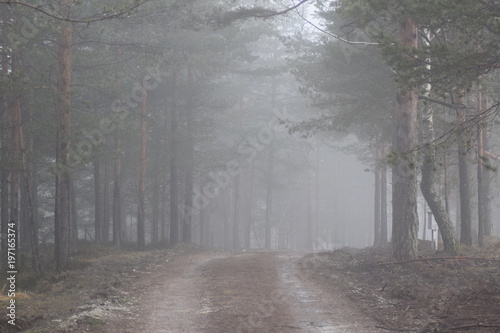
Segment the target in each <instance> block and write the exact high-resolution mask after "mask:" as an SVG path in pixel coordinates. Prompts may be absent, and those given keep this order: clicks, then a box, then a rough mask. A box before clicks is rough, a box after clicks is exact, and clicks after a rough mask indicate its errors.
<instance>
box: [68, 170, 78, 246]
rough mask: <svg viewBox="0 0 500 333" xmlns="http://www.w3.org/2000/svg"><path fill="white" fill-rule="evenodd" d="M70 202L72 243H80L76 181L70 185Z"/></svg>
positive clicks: (72, 181)
mask: <svg viewBox="0 0 500 333" xmlns="http://www.w3.org/2000/svg"><path fill="white" fill-rule="evenodd" d="M70 186H71V188H70V191H71V193H70V200H71V203H70V204H71V213H70V228H69V231H70V241H71V242H76V241H78V208H77V202H76V190H75V186H76V181H75V180H74V179H72V180H71V184H70Z"/></svg>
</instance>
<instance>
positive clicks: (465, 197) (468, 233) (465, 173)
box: [457, 93, 472, 246]
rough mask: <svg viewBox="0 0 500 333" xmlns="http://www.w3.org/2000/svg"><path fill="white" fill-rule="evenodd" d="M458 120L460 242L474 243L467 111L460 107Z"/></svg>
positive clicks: (460, 101) (461, 95)
mask: <svg viewBox="0 0 500 333" xmlns="http://www.w3.org/2000/svg"><path fill="white" fill-rule="evenodd" d="M463 99H464V98H463V93H460V95H459V98H458V103H459V104H463ZM457 114H458V120H459V122H460V124H461V125H462V128H461V129H460V131H459V132H458V138H457V139H458V175H459V179H460V243H461V244H463V245H467V246H471V245H472V218H471V208H470V190H469V187H470V186H469V162H468V161H467V155H468V147H467V146H468V144H467V135H466V128H465V125H464V124H465V121H466V111H465V109H458V110H457Z"/></svg>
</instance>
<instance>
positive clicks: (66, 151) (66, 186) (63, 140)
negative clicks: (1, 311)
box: [55, 0, 73, 271]
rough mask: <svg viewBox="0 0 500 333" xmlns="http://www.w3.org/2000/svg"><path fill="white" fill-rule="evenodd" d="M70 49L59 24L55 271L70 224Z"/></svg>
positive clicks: (67, 30)
mask: <svg viewBox="0 0 500 333" xmlns="http://www.w3.org/2000/svg"><path fill="white" fill-rule="evenodd" d="M59 4H60V14H61V16H62V17H67V18H69V17H70V9H71V6H72V4H73V1H72V0H61V1H60V2H59ZM72 48H73V26H72V24H71V23H69V22H62V23H61V32H60V36H59V46H58V52H57V60H58V77H57V93H58V96H57V102H56V113H57V119H58V127H57V151H56V163H57V170H56V203H55V261H56V270H57V271H61V270H63V269H65V268H66V266H67V264H68V259H69V241H70V239H69V221H70V212H71V209H70V202H71V201H70V197H69V196H70V192H71V191H70V187H71V174H70V169H69V163H68V162H69V160H70V144H71V141H70V140H71V137H70V130H71V113H70V107H71V67H72Z"/></svg>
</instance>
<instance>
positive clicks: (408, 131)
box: [392, 19, 418, 260]
mask: <svg viewBox="0 0 500 333" xmlns="http://www.w3.org/2000/svg"><path fill="white" fill-rule="evenodd" d="M417 35H418V33H417V27H416V25H415V23H414V22H413V20H411V19H405V20H404V21H403V22H401V24H400V26H399V40H400V42H401V43H402V44H403V45H404V46H406V47H410V48H414V47H417ZM397 99H398V107H397V112H396V115H395V117H394V121H395V130H394V137H393V144H392V145H393V154H394V155H395V158H396V161H395V163H394V165H393V168H392V207H393V209H392V211H393V212H392V221H393V228H392V248H393V253H392V255H393V257H394V259H397V260H407V259H413V258H415V257H416V256H417V251H418V243H417V240H418V235H417V231H418V215H417V156H416V152H415V148H416V147H417V144H418V130H417V96H416V94H415V92H414V91H400V92H399V94H398V98H397Z"/></svg>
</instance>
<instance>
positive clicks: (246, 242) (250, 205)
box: [243, 161, 254, 249]
mask: <svg viewBox="0 0 500 333" xmlns="http://www.w3.org/2000/svg"><path fill="white" fill-rule="evenodd" d="M250 168H251V169H250V184H249V186H250V190H249V191H248V192H249V193H248V218H247V222H246V224H245V234H244V236H243V240H244V241H243V242H244V245H243V246H244V248H245V249H250V246H251V234H252V233H251V230H252V224H253V219H252V212H253V210H252V208H253V172H254V165H253V161H252V165H251V166H250Z"/></svg>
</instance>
